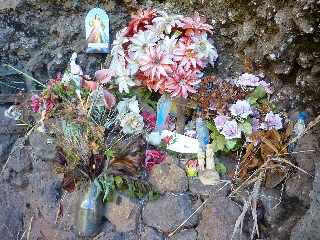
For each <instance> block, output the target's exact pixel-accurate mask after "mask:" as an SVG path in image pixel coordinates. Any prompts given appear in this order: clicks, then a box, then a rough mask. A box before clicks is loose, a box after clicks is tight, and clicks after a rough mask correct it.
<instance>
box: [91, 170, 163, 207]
mask: <svg viewBox="0 0 320 240" xmlns="http://www.w3.org/2000/svg"><path fill="white" fill-rule="evenodd" d="M95 184H96V186H97V196H96V197H98V196H99V195H102V196H103V197H102V200H103V202H109V201H112V199H113V196H114V194H115V192H116V191H119V192H127V193H128V195H129V197H131V198H138V199H144V198H145V199H148V200H150V201H151V200H156V199H157V198H158V197H159V193H158V192H155V191H154V190H153V189H152V187H151V185H150V184H148V183H145V182H143V181H141V180H136V179H129V178H124V177H122V176H109V175H102V176H100V177H98V178H97V179H96V180H95Z"/></svg>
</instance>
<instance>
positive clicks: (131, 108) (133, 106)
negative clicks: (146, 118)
mask: <svg viewBox="0 0 320 240" xmlns="http://www.w3.org/2000/svg"><path fill="white" fill-rule="evenodd" d="M117 110H118V113H119V114H125V113H128V112H134V113H139V112H140V109H139V103H138V100H137V99H136V96H133V97H132V98H123V99H122V101H120V102H119V103H118V105H117Z"/></svg>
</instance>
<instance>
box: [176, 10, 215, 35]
mask: <svg viewBox="0 0 320 240" xmlns="http://www.w3.org/2000/svg"><path fill="white" fill-rule="evenodd" d="M205 22H206V19H205V18H203V17H201V16H200V15H199V13H198V12H196V13H195V15H194V17H192V18H191V17H183V18H182V19H181V24H179V26H180V27H182V28H183V29H186V30H187V31H186V33H185V34H186V35H187V36H193V35H199V34H201V33H203V32H209V33H211V34H212V31H211V30H212V28H213V27H212V26H211V25H209V24H207V23H205Z"/></svg>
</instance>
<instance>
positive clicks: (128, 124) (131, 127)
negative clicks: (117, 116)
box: [120, 112, 144, 134]
mask: <svg viewBox="0 0 320 240" xmlns="http://www.w3.org/2000/svg"><path fill="white" fill-rule="evenodd" d="M120 125H121V127H122V131H123V132H124V133H125V134H134V133H139V132H141V131H142V130H143V127H144V122H143V117H142V116H141V115H140V114H138V113H134V112H129V113H127V114H125V115H124V117H123V118H122V119H121V122H120Z"/></svg>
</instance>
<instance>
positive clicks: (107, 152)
mask: <svg viewBox="0 0 320 240" xmlns="http://www.w3.org/2000/svg"><path fill="white" fill-rule="evenodd" d="M104 155H105V156H106V157H107V158H113V156H114V151H113V150H112V149H111V148H108V149H106V150H105V151H104Z"/></svg>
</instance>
